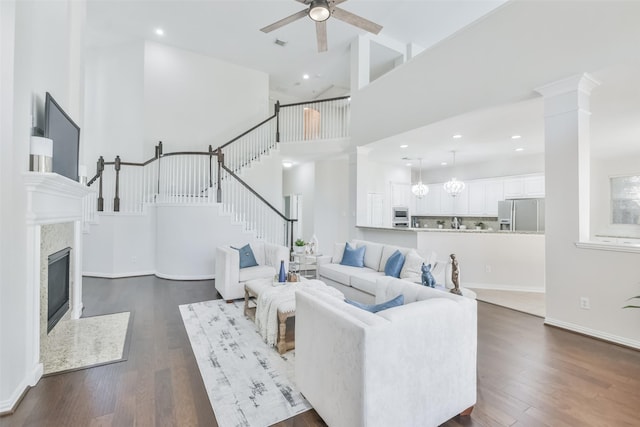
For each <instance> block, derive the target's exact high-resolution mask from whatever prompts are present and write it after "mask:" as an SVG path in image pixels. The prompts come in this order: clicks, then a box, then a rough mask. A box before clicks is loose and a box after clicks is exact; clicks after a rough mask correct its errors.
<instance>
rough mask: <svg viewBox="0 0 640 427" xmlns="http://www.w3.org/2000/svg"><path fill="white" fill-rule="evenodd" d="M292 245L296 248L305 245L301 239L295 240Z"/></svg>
mask: <svg viewBox="0 0 640 427" xmlns="http://www.w3.org/2000/svg"><path fill="white" fill-rule="evenodd" d="M293 244H294V245H296V246H304V245H306V243H305V242H304V240H302V239H298V240H296V241H295V242H294V243H293Z"/></svg>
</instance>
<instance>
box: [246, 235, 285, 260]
mask: <svg viewBox="0 0 640 427" xmlns="http://www.w3.org/2000/svg"><path fill="white" fill-rule="evenodd" d="M249 246H251V250H252V251H253V256H254V257H255V258H256V262H257V263H258V265H266V261H267V260H266V259H265V255H264V242H261V241H259V240H256V241H255V242H251V243H249ZM279 265H280V263H279V262H278V266H279Z"/></svg>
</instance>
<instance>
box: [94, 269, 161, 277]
mask: <svg viewBox="0 0 640 427" xmlns="http://www.w3.org/2000/svg"><path fill="white" fill-rule="evenodd" d="M154 274H156V272H155V271H153V270H146V271H131V272H128V273H96V272H91V271H83V272H82V275H83V276H87V277H101V278H103V279H122V278H124V277H137V276H153V275H154Z"/></svg>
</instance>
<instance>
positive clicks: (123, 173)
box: [84, 97, 350, 246]
mask: <svg viewBox="0 0 640 427" xmlns="http://www.w3.org/2000/svg"><path fill="white" fill-rule="evenodd" d="M349 101H350V98H349V97H340V98H332V99H326V100H319V101H311V102H302V103H296V104H286V105H280V103H276V105H275V113H274V114H273V115H272V116H270V117H268V118H267V119H266V120H264V121H262V122H260V123H258V124H257V125H255V126H253V127H252V128H251V129H248V130H247V131H246V132H243V133H242V134H240V135H238V136H237V137H235V138H233V139H232V140H230V141H228V142H227V143H225V144H223V145H221V146H219V147H218V148H216V149H213V148H212V146H209V147H208V149H207V150H206V151H199V152H167V153H165V152H164V147H163V145H162V142H160V143H159V144H158V145H157V146H156V147H155V154H154V156H153V157H152V158H150V159H149V160H147V161H145V162H142V163H133V162H126V161H123V160H122V159H120V157H119V156H117V157H116V159H114V161H113V162H108V161H104V159H103V158H102V157H100V159H99V160H98V162H97V171H96V175H95V176H94V177H93V178H92V179H91V180H90V181H89V184H88V185H89V187H90V188H91V189H92V190H93V191H92V193H91V194H90V195H89V196H87V198H86V200H85V210H84V224H85V225H84V227H85V232H88V230H89V229H90V225H91V224H97V223H98V221H99V217H100V214H99V213H100V212H102V213H108V214H112V215H115V214H117V213H123V214H144V213H145V211H146V207H147V206H149V205H152V204H175V205H184V206H193V205H203V206H208V205H210V206H214V205H218V209H219V210H220V213H221V214H223V215H227V216H229V217H230V218H231V219H232V221H233V222H234V223H238V224H241V226H242V229H243V230H244V231H245V232H247V233H251V234H252V235H254V236H255V237H256V238H258V239H263V240H265V241H268V242H271V243H277V244H281V245H285V246H291V245H292V238H293V235H292V234H293V228H292V227H293V223H294V222H295V219H291V218H287V217H286V216H285V215H284V214H283V213H282V212H281V211H280V210H279V209H277V208H276V207H275V206H273V205H271V204H270V203H269V202H268V201H267V200H266V199H265V198H264V197H263V196H262V195H260V194H259V193H258V192H256V191H255V190H254V189H253V188H251V186H250V185H248V184H247V183H246V182H245V181H243V180H242V176H243V172H244V171H245V170H246V168H248V167H251V166H252V165H255V164H256V162H260V161H261V160H262V159H264V157H265V156H269V155H270V154H271V153H272V152H273V151H274V150H278V148H279V144H280V143H282V142H284V143H288V142H304V141H308V142H310V141H319V140H333V139H344V138H348V136H349V121H350V102H349Z"/></svg>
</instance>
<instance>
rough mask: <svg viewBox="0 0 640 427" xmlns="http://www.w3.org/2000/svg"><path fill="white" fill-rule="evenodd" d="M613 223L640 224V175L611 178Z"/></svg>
mask: <svg viewBox="0 0 640 427" xmlns="http://www.w3.org/2000/svg"><path fill="white" fill-rule="evenodd" d="M610 180H611V181H610V182H611V223H612V224H636V225H638V224H640V175H627V176H618V177H612V178H610Z"/></svg>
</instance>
